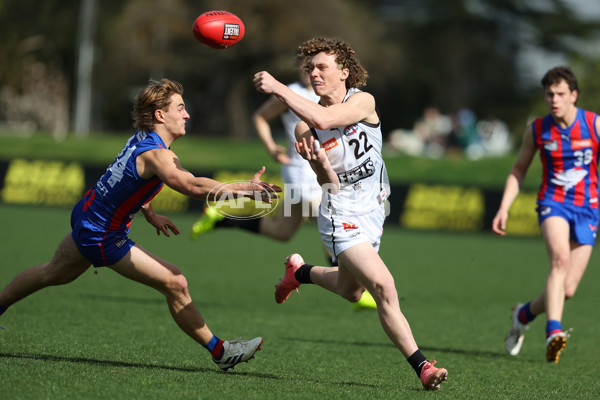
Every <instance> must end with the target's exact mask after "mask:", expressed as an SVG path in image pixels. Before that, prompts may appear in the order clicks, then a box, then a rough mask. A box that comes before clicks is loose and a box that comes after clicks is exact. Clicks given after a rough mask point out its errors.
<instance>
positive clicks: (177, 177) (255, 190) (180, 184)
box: [136, 149, 281, 202]
mask: <svg viewBox="0 0 600 400" xmlns="http://www.w3.org/2000/svg"><path fill="white" fill-rule="evenodd" d="M136 163H137V168H138V173H139V174H140V176H142V177H143V178H150V177H152V176H157V177H158V178H159V179H160V180H161V181H163V182H164V183H165V184H166V185H167V186H169V187H170V188H172V189H174V190H176V191H178V192H179V193H182V194H184V195H186V196H189V197H191V198H194V199H198V200H206V199H207V198H208V197H209V196H210V194H211V193H213V194H214V193H215V191H219V192H226V193H229V194H231V195H232V196H234V197H250V198H261V199H262V200H263V201H265V202H271V199H272V198H276V197H277V194H276V193H278V192H281V188H280V187H279V186H277V185H274V184H271V183H267V182H262V181H261V180H260V177H261V176H262V174H263V173H264V172H265V167H262V168H261V169H260V170H259V171H258V172H257V173H256V174H254V176H253V178H252V179H251V180H250V181H248V182H244V183H224V182H219V181H217V180H214V179H211V178H206V177H196V176H194V175H193V174H192V173H191V172H189V171H187V170H185V169H183V168H182V167H181V163H180V162H179V158H177V156H176V155H175V153H173V152H172V151H171V150H168V149H155V150H149V151H146V152H144V153H142V154H140V155H139V156H138V158H137V160H136Z"/></svg>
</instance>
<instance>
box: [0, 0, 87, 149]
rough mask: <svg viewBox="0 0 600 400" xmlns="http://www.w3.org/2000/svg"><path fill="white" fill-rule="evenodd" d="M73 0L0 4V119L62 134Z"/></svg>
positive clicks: (18, 127)
mask: <svg viewBox="0 0 600 400" xmlns="http://www.w3.org/2000/svg"><path fill="white" fill-rule="evenodd" d="M78 3H79V1H78V0H62V1H58V0H48V1H44V2H39V1H34V0H19V1H6V0H4V1H0V37H1V38H2V40H0V54H2V62H1V63H0V120H2V121H4V125H5V126H6V128H8V129H10V130H13V131H25V132H27V133H29V132H31V131H34V130H43V131H47V132H51V133H53V134H54V135H55V136H56V137H57V138H60V137H62V136H63V135H64V134H66V132H67V129H68V121H69V98H70V87H71V83H72V81H71V79H72V76H73V74H72V72H73V60H74V37H75V29H76V27H75V26H74V24H73V21H74V20H76V15H77V10H78Z"/></svg>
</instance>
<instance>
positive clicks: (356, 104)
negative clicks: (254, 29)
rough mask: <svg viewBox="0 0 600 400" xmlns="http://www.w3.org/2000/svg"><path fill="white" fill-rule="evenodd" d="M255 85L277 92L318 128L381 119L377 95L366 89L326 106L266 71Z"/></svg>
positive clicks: (264, 91) (260, 73)
mask: <svg viewBox="0 0 600 400" xmlns="http://www.w3.org/2000/svg"><path fill="white" fill-rule="evenodd" d="M254 86H255V87H256V90H258V91H259V92H261V93H269V94H273V95H274V96H275V97H277V98H278V99H279V100H280V101H281V102H282V103H284V104H285V105H286V106H287V107H288V108H290V109H291V110H292V111H293V112H294V113H295V114H296V115H297V116H298V117H300V118H301V119H302V120H303V121H306V123H307V124H308V125H310V126H312V127H315V128H317V129H330V128H335V127H337V126H345V125H350V124H353V123H355V122H359V121H367V122H371V123H377V122H379V117H378V116H377V113H376V111H375V99H374V98H373V96H372V95H371V94H369V93H366V92H359V93H356V94H354V95H352V96H351V97H350V98H349V99H348V100H347V101H346V102H344V103H340V104H333V105H330V106H328V107H324V106H322V105H320V104H318V103H315V102H313V101H310V100H308V99H305V98H304V97H302V96H300V95H298V94H297V93H294V92H293V91H292V90H291V89H290V88H289V87H287V86H286V85H284V84H283V83H281V82H279V81H278V80H277V79H275V78H274V77H273V76H272V75H271V74H269V73H268V72H266V71H261V72H257V73H256V74H255V75H254Z"/></svg>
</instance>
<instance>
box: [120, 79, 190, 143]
mask: <svg viewBox="0 0 600 400" xmlns="http://www.w3.org/2000/svg"><path fill="white" fill-rule="evenodd" d="M174 94H179V95H182V94H183V86H182V85H181V83H179V82H176V81H171V80H169V79H166V78H163V79H162V80H161V81H160V82H158V81H152V80H151V81H150V85H148V87H146V88H145V89H144V90H142V91H141V92H140V93H138V94H137V96H135V99H134V100H133V111H132V113H131V115H132V117H133V121H134V123H133V127H134V128H136V129H139V130H142V131H144V132H151V131H153V130H154V124H155V123H156V120H155V118H154V112H155V111H156V110H166V109H167V108H169V105H171V97H172V96H173V95H174Z"/></svg>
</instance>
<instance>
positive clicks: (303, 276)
mask: <svg viewBox="0 0 600 400" xmlns="http://www.w3.org/2000/svg"><path fill="white" fill-rule="evenodd" d="M312 267H313V266H312V265H308V264H304V265H303V266H301V267H300V268H298V270H297V271H296V272H295V273H294V277H295V278H296V280H297V281H298V282H300V283H312V281H311V280H310V270H311V269H312Z"/></svg>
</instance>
